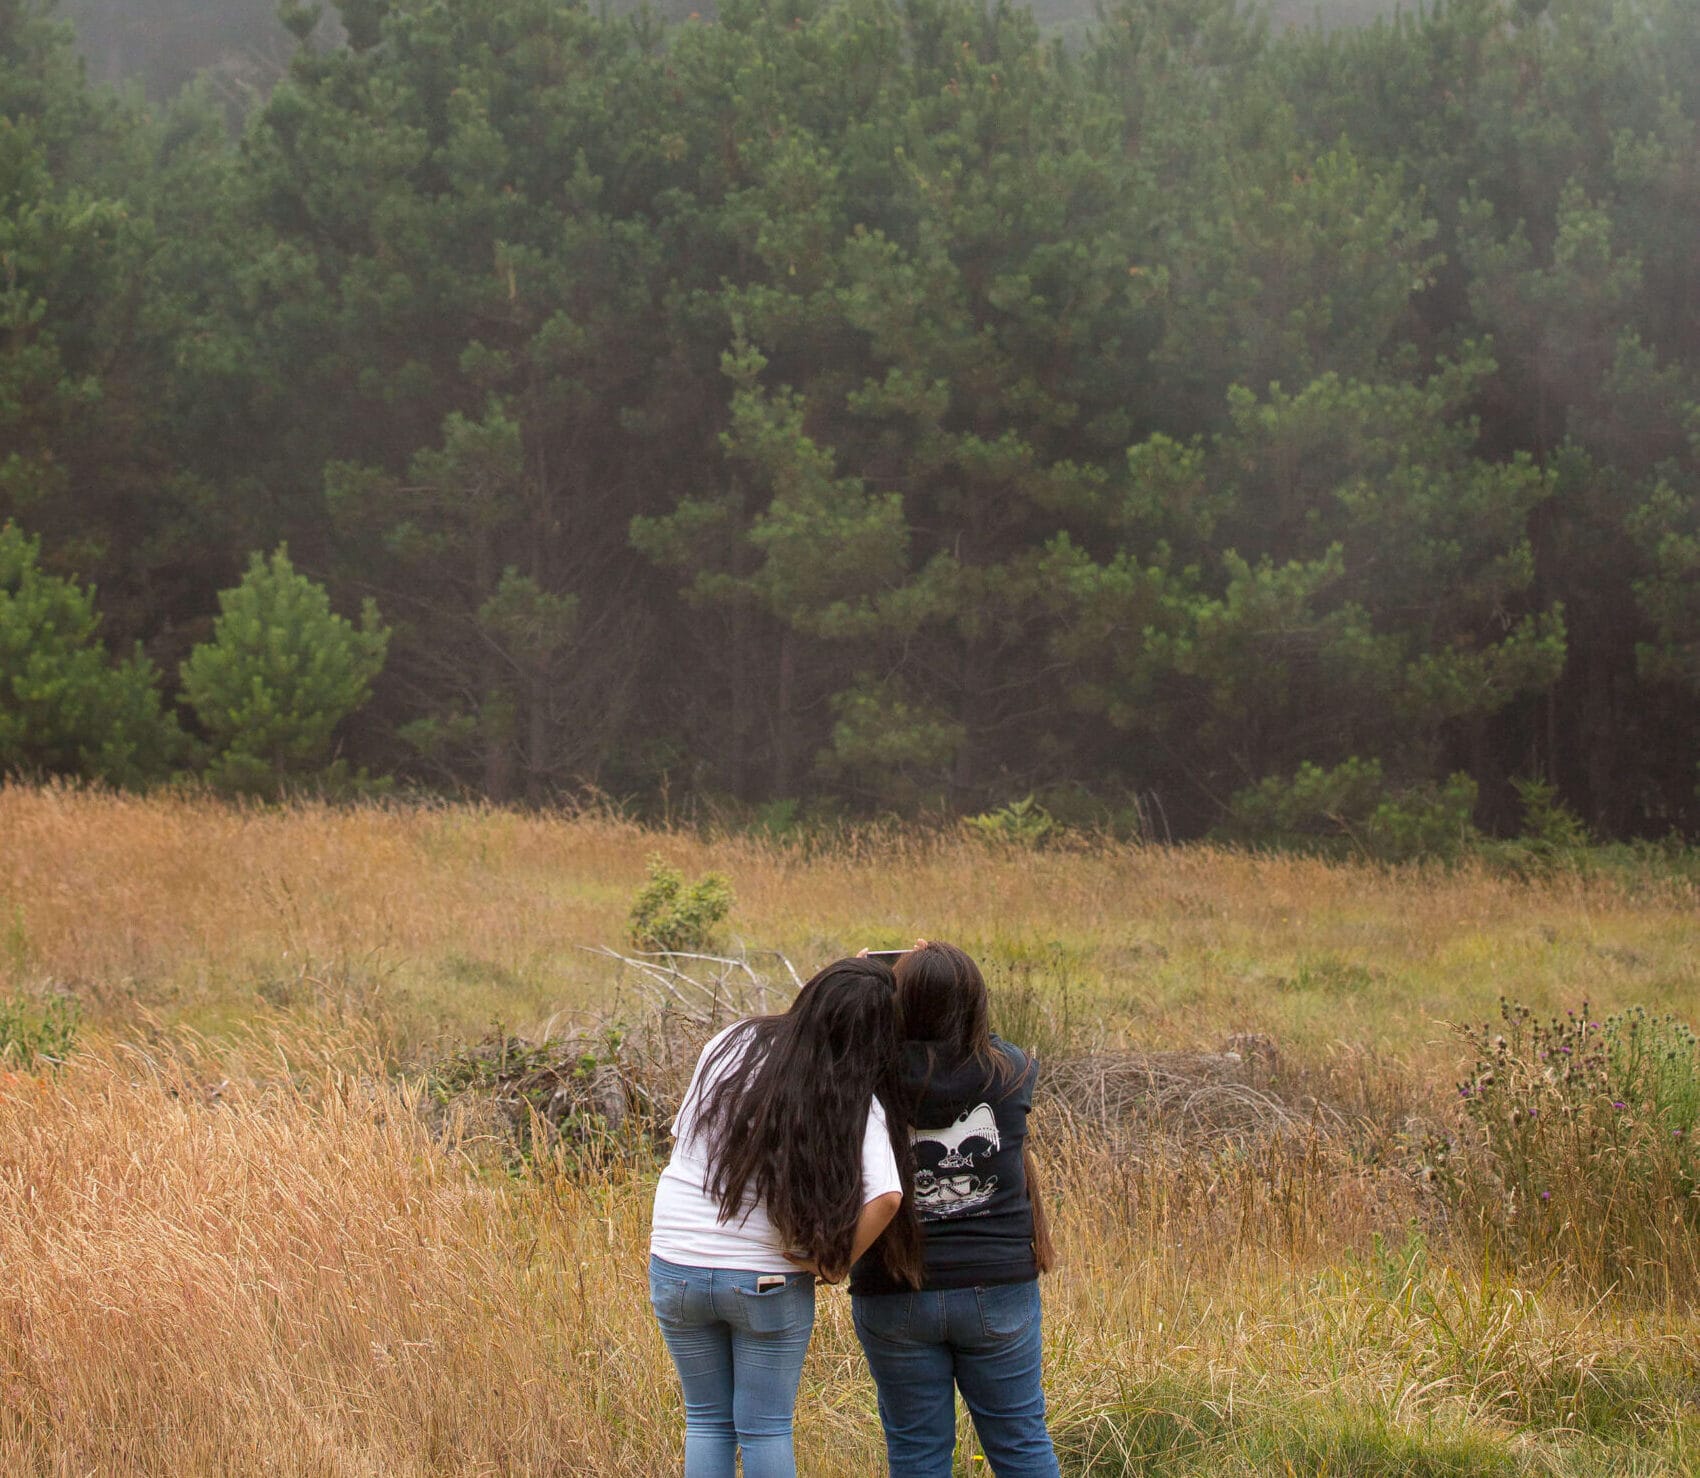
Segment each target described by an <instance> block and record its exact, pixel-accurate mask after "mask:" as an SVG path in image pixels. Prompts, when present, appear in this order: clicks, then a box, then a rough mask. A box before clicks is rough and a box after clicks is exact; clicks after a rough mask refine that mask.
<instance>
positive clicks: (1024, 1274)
mask: <svg viewBox="0 0 1700 1478" xmlns="http://www.w3.org/2000/svg"><path fill="white" fill-rule="evenodd" d="M992 1046H993V1048H994V1050H996V1051H997V1052H999V1053H1001V1054H1002V1055H1003V1056H1004V1057H1006V1058H1007V1059H1008V1060H1009V1063H1010V1071H1009V1073H1008V1076H1007V1077H1006V1078H1003V1079H1000V1078H999V1077H998V1076H997V1075H996V1074H993V1073H990V1072H988V1071H987V1070H986V1069H985V1068H984V1067H983V1066H981V1065H980V1064H979V1063H977V1062H975V1061H973V1060H972V1059H969V1060H968V1061H967V1062H959V1061H954V1060H952V1059H951V1058H949V1057H947V1056H946V1055H945V1049H944V1047H943V1046H942V1045H940V1044H938V1043H932V1042H911V1043H909V1044H908V1046H907V1047H906V1048H905V1057H904V1079H905V1083H904V1086H905V1087H906V1088H907V1089H908V1090H909V1093H910V1095H911V1097H912V1101H913V1102H914V1103H915V1105H916V1107H915V1115H914V1121H913V1123H912V1125H911V1127H910V1130H909V1138H910V1142H911V1143H912V1144H913V1145H914V1147H915V1166H916V1174H915V1211H916V1214H917V1215H918V1216H919V1217H920V1219H921V1231H922V1234H923V1235H924V1237H925V1239H926V1241H925V1252H924V1264H923V1265H924V1281H923V1282H922V1285H921V1286H922V1287H923V1288H969V1287H973V1286H974V1285H976V1284H983V1283H1023V1282H1026V1281H1027V1279H1029V1278H1036V1277H1038V1276H1039V1270H1038V1268H1037V1266H1036V1265H1035V1264H1034V1261H1033V1207H1032V1204H1031V1203H1030V1202H1029V1201H1028V1199H1027V1176H1026V1173H1025V1171H1024V1170H1023V1169H1022V1163H1021V1153H1022V1150H1023V1148H1024V1147H1025V1145H1026V1143H1027V1115H1028V1112H1029V1111H1030V1110H1031V1109H1032V1107H1033V1083H1034V1080H1035V1079H1036V1078H1037V1076H1038V1064H1037V1063H1035V1062H1034V1061H1033V1060H1032V1059H1031V1058H1029V1057H1028V1056H1027V1055H1026V1054H1025V1053H1023V1052H1022V1051H1021V1049H1020V1048H1018V1047H1012V1046H1010V1044H1009V1043H1008V1042H1005V1041H1002V1040H1000V1039H999V1038H997V1037H993V1038H992ZM850 1291H851V1292H852V1293H897V1292H902V1291H905V1290H904V1289H903V1285H901V1284H898V1283H896V1282H894V1281H892V1279H891V1276H890V1275H889V1274H888V1273H887V1272H886V1270H885V1267H884V1264H883V1263H882V1262H881V1261H880V1258H879V1255H878V1253H875V1252H870V1253H868V1254H867V1256H865V1257H863V1258H862V1260H861V1261H860V1262H858V1263H857V1264H856V1266H855V1267H854V1268H853V1269H851V1273H850Z"/></svg>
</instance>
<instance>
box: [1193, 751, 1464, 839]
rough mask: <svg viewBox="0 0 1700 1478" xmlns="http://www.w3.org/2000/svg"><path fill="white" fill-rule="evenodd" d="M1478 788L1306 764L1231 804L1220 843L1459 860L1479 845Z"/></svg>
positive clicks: (1373, 766)
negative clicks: (1402, 782) (1473, 818)
mask: <svg viewBox="0 0 1700 1478" xmlns="http://www.w3.org/2000/svg"><path fill="white" fill-rule="evenodd" d="M1475 807H1476V783H1475V781H1473V780H1472V779H1470V777H1469V776H1468V775H1464V774H1457V775H1453V776H1451V777H1450V778H1449V779H1448V780H1446V781H1445V782H1444V783H1443V784H1439V785H1436V784H1433V783H1422V784H1416V785H1407V786H1402V787H1394V786H1393V785H1392V784H1391V783H1390V782H1389V781H1388V780H1387V778H1386V776H1385V775H1384V774H1383V773H1382V768H1381V762H1380V761H1379V760H1373V759H1371V760H1364V759H1358V758H1356V757H1353V758H1352V759H1349V760H1346V761H1345V762H1344V763H1342V764H1338V765H1335V766H1334V767H1333V769H1329V770H1325V769H1323V768H1322V767H1321V766H1320V765H1313V764H1304V765H1300V766H1299V768H1298V770H1297V771H1296V772H1295V773H1294V774H1293V775H1292V776H1291V777H1290V778H1289V777H1286V776H1281V775H1270V776H1267V777H1265V778H1264V779H1263V780H1261V781H1260V782H1259V783H1258V784H1256V785H1254V786H1251V787H1249V788H1247V789H1245V790H1242V791H1240V792H1238V793H1237V794H1236V795H1235V796H1234V797H1233V799H1232V800H1231V801H1230V802H1229V806H1228V819H1227V822H1226V823H1225V824H1224V826H1223V827H1222V828H1221V833H1220V834H1221V835H1223V836H1225V837H1227V838H1230V839H1232V840H1236V841H1247V842H1255V843H1264V844H1270V845H1274V846H1283V847H1298V848H1302V849H1313V850H1318V851H1342V850H1344V851H1356V852H1360V853H1362V854H1363V855H1365V856H1368V857H1372V858H1374V859H1376V860H1377V861H1381V862H1405V861H1410V860H1413V859H1416V858H1422V857H1440V858H1452V857H1456V856H1457V855H1458V854H1459V853H1460V852H1462V851H1463V850H1464V848H1465V847H1466V846H1468V845H1469V844H1470V842H1471V841H1472V840H1473V839H1474V836H1475V832H1474V829H1473V828H1472V827H1471V824H1470V815H1471V813H1472V812H1473V811H1474V810H1475Z"/></svg>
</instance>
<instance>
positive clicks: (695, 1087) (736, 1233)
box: [649, 1021, 903, 1273]
mask: <svg viewBox="0 0 1700 1478" xmlns="http://www.w3.org/2000/svg"><path fill="white" fill-rule="evenodd" d="M747 1024H748V1023H746V1022H742V1021H738V1022H734V1023H733V1024H732V1025H731V1026H729V1027H727V1028H726V1030H725V1031H723V1032H721V1033H720V1034H719V1035H718V1036H716V1037H715V1038H714V1039H713V1041H711V1042H710V1043H709V1044H708V1045H707V1046H706V1047H704V1048H703V1049H702V1056H701V1057H699V1058H698V1059H697V1067H696V1072H695V1073H693V1074H692V1075H691V1086H690V1088H689V1089H688V1090H687V1091H686V1093H685V1101H684V1102H683V1103H682V1104H680V1106H679V1113H678V1117H677V1118H675V1119H674V1120H673V1158H672V1159H670V1160H669V1161H668V1162H667V1168H666V1169H665V1170H663V1171H662V1172H661V1180H660V1183H659V1184H657V1186H656V1187H655V1219H654V1221H653V1222H652V1223H651V1226H650V1233H649V1250H650V1251H651V1252H652V1253H654V1254H655V1256H657V1257H659V1258H662V1259H664V1260H665V1261H667V1262H673V1263H678V1264H680V1265H681V1266H682V1267H688V1268H740V1269H742V1270H744V1271H746V1272H753V1273H794V1272H796V1271H797V1269H796V1268H795V1267H794V1266H793V1265H792V1264H791V1263H790V1262H788V1261H787V1260H786V1257H785V1246H784V1242H783V1240H782V1239H781V1238H780V1235H779V1233H778V1232H777V1231H775V1230H774V1226H773V1223H772V1222H771V1221H769V1220H768V1219H767V1208H766V1207H764V1206H761V1205H758V1204H755V1203H754V1202H749V1203H746V1205H745V1207H744V1211H743V1214H742V1216H736V1217H733V1218H732V1219H731V1220H730V1221H726V1222H722V1221H721V1220H720V1206H719V1203H718V1202H717V1201H715V1199H714V1198H713V1197H712V1196H710V1195H709V1194H708V1191H707V1190H706V1188H705V1186H706V1182H707V1180H708V1172H709V1163H708V1148H709V1147H708V1145H706V1144H705V1143H704V1142H703V1140H704V1138H705V1136H703V1135H699V1134H698V1133H697V1132H696V1115H697V1110H698V1107H699V1106H700V1104H701V1103H702V1098H703V1094H704V1093H705V1092H706V1091H707V1090H708V1089H709V1088H710V1087H712V1086H713V1084H714V1082H716V1081H718V1079H719V1078H720V1076H721V1074H722V1073H723V1072H724V1071H725V1069H726V1068H728V1067H730V1066H731V1065H732V1062H733V1061H734V1060H736V1057H737V1056H738V1054H737V1053H731V1054H728V1057H727V1058H726V1059H723V1060H722V1062H721V1063H720V1065H719V1070H718V1071H716V1072H715V1073H713V1074H712V1075H711V1076H710V1077H709V1078H708V1079H707V1080H706V1081H705V1080H704V1078H703V1063H704V1062H706V1061H707V1060H708V1057H709V1054H710V1053H712V1052H713V1051H714V1049H715V1048H716V1047H718V1046H719V1045H720V1043H721V1042H723V1041H724V1040H725V1039H726V1038H727V1037H728V1036H730V1035H731V1034H732V1033H734V1032H737V1031H741V1030H742V1029H743V1028H744V1027H745V1026H746V1025H747ZM902 1189H903V1182H902V1181H901V1180H900V1179H899V1178H898V1174H897V1156H896V1155H894V1154H893V1153H892V1152H891V1137H890V1135H889V1134H888V1133H887V1131H886V1127H885V1110H884V1109H882V1108H881V1107H880V1103H879V1100H878V1099H877V1098H876V1099H871V1100H870V1101H869V1104H868V1127H867V1131H866V1133H864V1134H863V1136H862V1204H863V1205H864V1206H865V1205H866V1204H867V1203H868V1202H869V1201H872V1200H874V1199H875V1198H876V1197H879V1196H883V1195H886V1194H887V1193H888V1192H891V1191H900V1190H902Z"/></svg>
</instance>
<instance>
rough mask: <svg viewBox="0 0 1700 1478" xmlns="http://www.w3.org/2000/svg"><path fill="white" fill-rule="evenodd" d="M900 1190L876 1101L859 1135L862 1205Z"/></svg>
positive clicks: (900, 1178)
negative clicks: (866, 1123)
mask: <svg viewBox="0 0 1700 1478" xmlns="http://www.w3.org/2000/svg"><path fill="white" fill-rule="evenodd" d="M902 1189H903V1179H902V1177H901V1176H899V1175H898V1173H897V1156H896V1155H895V1154H893V1153H892V1149H891V1135H890V1133H889V1132H887V1130H886V1127H885V1110H884V1109H883V1108H882V1107H881V1106H880V1101H879V1099H877V1098H876V1099H874V1100H873V1102H872V1103H870V1104H869V1105H868V1127H867V1130H866V1131H865V1132H864V1133H863V1135H862V1204H863V1205H864V1206H866V1205H867V1204H868V1202H869V1201H872V1200H875V1199H877V1198H878V1197H880V1196H885V1195H889V1194H890V1193H891V1192H893V1191H901V1190H902Z"/></svg>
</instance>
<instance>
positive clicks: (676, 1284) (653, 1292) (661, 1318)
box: [649, 1268, 690, 1324]
mask: <svg viewBox="0 0 1700 1478" xmlns="http://www.w3.org/2000/svg"><path fill="white" fill-rule="evenodd" d="M689 1288H690V1284H689V1283H687V1282H686V1281H685V1280H684V1279H683V1278H670V1277H668V1276H667V1274H665V1273H663V1272H661V1271H660V1270H659V1269H656V1268H651V1269H650V1270H649V1302H650V1306H651V1307H652V1308H653V1309H654V1310H655V1317H656V1320H657V1322H659V1323H662V1324H677V1323H678V1322H679V1321H680V1320H681V1319H683V1318H684V1316H685V1294H686V1292H687V1290H688V1289H689Z"/></svg>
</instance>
